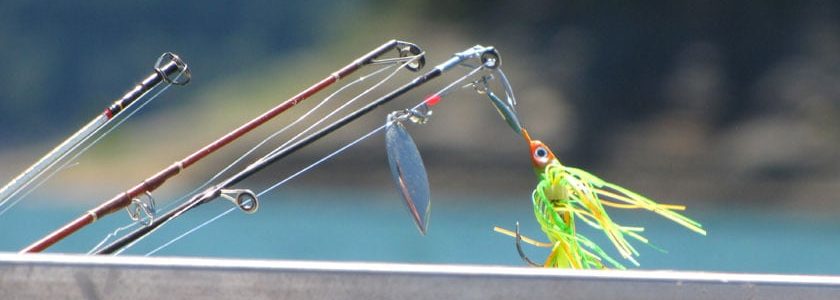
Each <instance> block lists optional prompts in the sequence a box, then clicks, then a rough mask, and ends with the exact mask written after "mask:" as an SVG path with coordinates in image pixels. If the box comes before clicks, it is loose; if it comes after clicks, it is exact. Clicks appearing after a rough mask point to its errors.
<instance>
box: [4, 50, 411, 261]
mask: <svg viewBox="0 0 840 300" xmlns="http://www.w3.org/2000/svg"><path fill="white" fill-rule="evenodd" d="M392 50H396V51H397V53H398V57H397V58H384V59H379V58H380V57H381V56H383V55H385V54H386V53H388V52H391V51H392ZM407 59H411V60H413V62H412V63H410V64H407V65H406V68H407V69H409V70H411V71H417V70H419V69H420V68H422V67H423V65H424V64H425V57H424V55H423V51H422V49H420V47H418V46H417V45H415V44H413V43H409V42H404V41H398V40H391V41H388V42H386V43H384V44H382V45H381V46H379V47H377V48H375V49H374V50H372V51H370V52H368V53H367V54H365V55H363V56H361V57H359V58H357V59H356V60H354V61H353V62H351V63H350V64H348V65H346V66H344V67H342V68H341V69H339V70H338V71H335V72H333V73H331V74H330V75H329V76H327V77H326V78H324V79H322V80H321V81H319V82H317V83H315V84H314V85H312V86H310V87H309V88H307V89H305V90H303V91H301V92H300V93H299V94H297V95H295V96H293V97H292V98H289V99H288V100H286V101H285V102H283V103H280V104H279V105H277V106H275V107H274V108H272V109H270V110H268V111H267V112H265V113H263V114H262V115H259V116H257V117H256V118H254V119H252V120H251V121H248V122H247V123H245V124H243V125H241V126H239V127H238V128H236V129H234V130H233V131H231V132H229V133H227V134H226V135H224V136H222V137H221V138H219V139H217V140H215V141H213V142H212V143H210V144H208V145H206V146H204V147H203V148H201V149H199V150H198V151H196V152H194V153H193V154H190V155H189V156H187V157H186V158H184V159H182V160H180V161H177V162H175V163H173V164H172V165H170V166H169V167H167V168H165V169H163V170H161V171H159V172H158V173H156V174H155V175H153V176H151V177H149V178H147V179H146V180H143V181H142V182H141V183H140V184H138V185H136V186H134V187H132V188H131V189H129V190H128V191H126V192H123V193H120V194H118V195H116V196H114V197H113V198H111V199H110V200H108V201H106V202H104V203H102V204H100V205H99V206H97V207H95V208H93V209H91V210H89V211H87V212H86V213H85V214H83V215H81V216H80V217H78V218H76V219H75V220H73V221H71V222H70V223H67V224H66V225H64V226H63V227H61V228H59V229H57V230H56V231H54V232H52V233H50V234H48V235H47V236H45V237H43V238H41V239H40V240H38V241H37V242H35V243H33V244H31V245H29V246H28V247H26V248H24V249H23V250H21V253H32V252H41V251H43V250H44V249H46V248H48V247H50V246H52V245H53V244H55V243H57V242H58V241H60V240H62V239H63V238H65V237H67V236H68V235H70V234H73V233H74V232H76V231H78V230H79V229H81V228H83V227H84V226H87V225H89V224H91V223H93V222H96V220H98V219H100V218H102V217H104V216H106V215H108V214H111V213H113V212H116V211H118V210H120V209H122V208H127V207H128V206H130V205H132V203H135V204H136V205H137V208H136V209H135V211H138V210H142V211H143V212H144V213H146V214H147V216H148V217H150V221H151V219H153V218H152V217H153V216H152V215H153V212H154V204H153V203H154V202H153V200H150V203H148V204H146V203H144V202H142V201H141V200H139V199H137V197H138V196H141V195H143V194H146V195H150V193H151V192H152V191H154V190H155V189H157V188H158V187H160V186H161V185H163V183H164V182H165V181H166V180H168V179H170V178H172V177H174V176H175V175H177V174H179V173H180V172H181V171H183V170H184V169H186V168H188V167H189V166H191V165H192V164H194V163H196V162H198V161H199V160H201V159H203V158H204V157H206V156H207V155H209V154H211V153H213V152H215V151H216V150H218V149H220V148H222V147H224V146H225V145H227V144H229V143H230V142H233V141H234V140H236V139H238V138H239V137H241V136H243V135H245V134H246V133H248V132H250V131H251V130H253V129H255V128H257V127H259V126H260V125H262V124H264V123H266V122H268V121H269V120H271V119H272V118H274V117H276V116H277V115H279V114H281V113H283V112H284V111H286V110H287V109H289V108H291V107H292V106H294V105H296V104H298V103H300V102H301V101H303V100H305V99H307V98H309V97H310V96H312V95H314V94H315V93H317V92H319V91H321V90H323V89H325V88H327V87H328V86H330V85H332V84H333V83H335V82H337V81H339V80H340V79H343V78H345V77H347V76H349V75H350V74H352V73H354V72H355V71H357V70H359V69H360V68H361V67H363V66H366V65H374V64H384V63H393V62H400V61H405V60H407ZM129 214H130V215H132V213H131V210H130V211H129ZM132 218H134V215H132Z"/></svg>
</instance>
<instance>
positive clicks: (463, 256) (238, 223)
mask: <svg viewBox="0 0 840 300" xmlns="http://www.w3.org/2000/svg"><path fill="white" fill-rule="evenodd" d="M394 197H395V195H394V194H392V193H384V192H383V193H377V192H360V191H357V190H355V191H320V192H306V193H304V192H299V191H298V192H278V193H273V194H272V195H271V197H266V198H264V199H262V203H261V207H260V210H259V211H258V212H257V213H256V214H253V215H245V214H243V213H240V212H238V211H237V212H233V213H231V214H229V215H227V216H225V217H223V218H221V219H219V220H218V221H216V222H214V223H212V224H210V225H208V226H206V227H204V228H202V229H201V230H199V231H196V232H195V233H193V234H191V235H189V236H188V237H186V238H184V239H182V240H180V241H178V242H176V243H174V244H173V245H171V246H169V247H167V248H165V249H163V250H161V251H160V252H158V253H156V254H155V255H158V256H204V257H233V258H268V259H292V260H335V261H375V262H408V263H454V264H489V265H522V262H521V261H520V260H519V257H518V255H517V254H516V250H515V248H514V244H513V239H511V238H509V237H507V236H503V235H501V234H497V233H494V232H493V231H492V227H493V226H494V225H500V226H503V227H507V228H509V229H512V228H513V224H514V222H515V221H517V220H519V221H520V222H521V223H522V226H523V227H522V231H523V233H524V234H525V235H528V236H531V237H535V238H540V239H542V235H541V234H540V231H539V228H538V226H537V225H536V222H535V221H534V220H533V217H532V216H531V211H530V204H529V203H527V202H525V203H523V202H521V201H520V202H515V201H503V200H502V199H473V198H469V197H465V196H464V195H435V198H434V199H433V202H432V216H431V223H430V226H429V232H428V234H427V235H426V236H421V235H420V234H419V233H418V231H417V229H416V228H415V227H414V224H413V223H412V221H411V219H410V217H409V216H408V214H407V212H406V211H405V208H403V207H402V204H401V202H400V200H399V199H396V198H394ZM526 201H527V200H526ZM229 207H230V203H229V202H226V201H216V202H214V203H210V204H208V205H204V206H202V207H200V208H198V209H196V210H194V211H192V212H190V213H189V214H187V215H186V216H185V217H183V218H181V219H178V220H177V221H174V222H171V223H170V224H169V225H167V226H166V227H164V228H163V229H161V230H159V231H157V232H155V233H154V234H153V235H152V236H150V237H149V238H147V239H145V240H143V241H141V242H140V243H138V244H137V245H136V246H134V247H133V248H131V249H129V250H128V251H126V254H136V255H143V254H145V253H147V252H149V251H151V250H152V249H154V248H157V247H158V246H159V245H161V244H163V243H164V242H166V241H168V240H170V239H172V238H173V237H175V236H177V235H179V234H180V233H182V232H184V231H186V230H188V229H190V228H193V227H194V226H196V225H197V224H200V223H201V222H203V221H205V220H207V219H209V218H212V217H213V216H215V215H217V214H219V213H221V212H223V211H225V210H227V209H228V208H229ZM85 209H86V208H83V207H81V206H79V207H62V208H46V207H43V206H38V205H31V204H30V205H29V206H27V205H21V206H20V207H16V208H15V209H13V210H12V211H10V212H9V213H7V214H6V215H4V216H2V218H0V226H2V228H4V229H3V230H2V233H0V234H2V235H1V236H0V251H17V250H19V249H20V248H22V247H24V246H26V245H27V244H29V243H31V242H32V241H34V240H36V239H37V238H39V237H40V236H42V235H43V234H45V233H47V232H48V231H50V230H52V229H55V228H57V227H58V226H60V225H61V224H62V223H64V222H67V221H69V220H70V219H72V218H74V217H76V216H77V215H79V214H80V213H81V212H83V211H84V210H85ZM689 213H690V215H691V216H692V217H693V218H695V219H697V220H699V221H701V222H702V223H703V224H704V226H705V227H706V228H707V230H708V231H709V235H708V236H707V237H702V236H699V235H696V234H694V233H692V232H690V231H688V230H685V229H683V228H681V227H679V226H677V225H674V224H670V223H669V222H668V221H665V220H663V219H661V218H659V217H657V216H655V215H653V214H650V213H646V212H636V213H632V214H628V213H625V214H619V215H616V216H615V218H616V219H617V220H620V221H623V222H625V223H627V224H634V225H636V224H637V225H643V226H645V227H646V228H647V232H646V236H647V237H648V238H649V239H650V240H651V241H653V243H655V244H656V245H657V246H659V247H660V248H663V249H666V250H668V253H661V252H659V251H657V250H655V249H653V248H650V247H646V246H641V245H640V246H639V247H638V248H639V249H640V251H641V253H642V255H641V257H640V258H639V262H640V263H641V264H642V266H641V268H643V269H678V270H707V271H733V272H762V273H800V274H801V273H810V274H840V262H838V261H837V260H836V259H834V254H835V253H838V250H840V242H838V239H837V233H838V229H840V221H837V220H834V219H831V218H818V217H813V216H804V215H803V216H797V215H790V214H779V213H757V212H747V211H741V210H709V209H706V210H704V209H703V208H691V209H690V210H689ZM127 220H128V218H127V216H126V215H125V214H124V213H122V212H121V213H119V214H117V215H115V216H110V217H107V218H104V219H103V220H100V221H99V222H97V223H96V224H94V226H91V227H90V228H87V229H85V230H83V231H81V232H79V233H78V234H77V235H74V236H72V237H71V238H68V239H66V240H65V241H62V242H61V243H59V244H57V245H56V246H55V247H54V248H52V249H50V251H51V252H86V251H87V250H88V249H90V248H91V247H93V246H94V245H95V244H96V243H97V242H98V241H99V240H101V239H102V237H103V236H104V235H105V234H107V232H109V231H110V230H113V228H115V227H116V226H118V225H121V224H124V223H126V222H127ZM588 236H590V237H593V238H595V239H596V241H600V242H601V244H602V246H608V243H606V241H605V240H604V239H602V238H601V236H600V234H598V233H597V232H589V233H588ZM605 248H607V247H605ZM526 252H528V253H529V255H531V256H532V257H533V258H534V259H535V260H539V259H542V258H543V257H545V254H546V253H547V251H546V250H545V249H541V248H534V247H530V246H526ZM628 265H629V264H628Z"/></svg>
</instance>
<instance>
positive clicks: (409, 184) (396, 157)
mask: <svg viewBox="0 0 840 300" xmlns="http://www.w3.org/2000/svg"><path fill="white" fill-rule="evenodd" d="M388 124H389V125H388V126H387V128H386V129H385V149H386V151H387V152H388V164H390V166H391V175H392V176H393V178H394V183H396V184H397V189H398V190H399V191H400V195H402V197H403V200H405V204H406V207H407V208H408V212H409V214H411V217H412V218H413V219H414V222H415V224H417V229H419V230H420V233H421V234H423V235H425V234H426V228H427V227H428V226H429V213H430V211H431V205H430V204H431V203H430V198H429V178H428V177H427V175H426V168H425V167H424V166H423V159H422V158H421V157H420V152H419V151H418V150H417V146H416V145H415V144H414V140H413V139H412V138H411V135H409V134H408V132H407V131H406V129H405V127H404V126H403V125H402V123H401V122H400V121H399V120H396V121H393V122H388Z"/></svg>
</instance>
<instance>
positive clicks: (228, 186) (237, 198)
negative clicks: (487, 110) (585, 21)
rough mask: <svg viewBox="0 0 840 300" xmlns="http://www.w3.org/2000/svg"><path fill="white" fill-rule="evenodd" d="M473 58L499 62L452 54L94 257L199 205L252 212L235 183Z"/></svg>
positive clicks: (487, 52) (482, 53)
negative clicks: (218, 202) (229, 204)
mask: <svg viewBox="0 0 840 300" xmlns="http://www.w3.org/2000/svg"><path fill="white" fill-rule="evenodd" d="M473 58H478V59H480V60H481V63H482V64H483V65H484V66H486V67H489V68H493V67H495V66H496V64H497V63H498V62H499V59H498V58H499V55H498V52H496V50H495V49H494V48H493V47H484V46H475V47H472V48H470V49H467V50H465V51H463V52H459V53H456V54H455V55H454V56H453V57H452V58H450V59H449V60H447V61H445V62H443V63H442V64H440V65H437V66H436V67H435V68H434V69H432V70H431V71H429V72H427V73H425V74H423V75H421V76H419V77H417V78H415V79H414V80H412V81H411V82H409V83H407V84H405V85H403V86H401V87H399V88H397V89H396V90H394V91H392V92H390V93H388V94H386V95H384V96H382V97H380V98H379V99H376V100H374V101H373V102H371V103H369V104H368V105H366V106H364V107H362V108H360V109H358V110H356V111H354V112H352V113H350V114H348V115H346V116H345V117H343V118H341V119H339V120H338V121H335V122H334V123H332V124H330V125H328V126H326V127H324V128H323V129H321V130H319V131H317V132H315V133H312V134H311V135H309V136H307V137H306V138H304V139H302V140H300V141H298V142H296V143H294V144H292V145H290V146H288V147H287V148H283V149H282V150H280V151H277V152H274V153H271V154H269V155H268V156H266V157H263V158H260V159H258V160H257V161H255V162H254V163H252V164H250V165H248V166H247V167H245V168H244V169H243V170H242V171H240V172H239V173H237V174H234V175H233V176H231V177H229V178H228V179H226V180H224V181H223V182H221V183H219V184H217V185H215V186H212V187H210V188H208V189H206V190H205V191H204V192H202V193H199V194H196V195H195V196H193V197H192V198H190V200H188V201H186V202H184V203H183V204H181V205H179V206H178V207H176V208H174V209H172V210H170V211H169V212H167V213H166V214H163V215H161V216H159V217H157V218H155V219H154V221H152V222H150V223H149V224H148V225H146V226H144V227H140V228H138V229H136V230H134V231H132V232H130V233H128V234H126V235H124V236H122V237H121V238H119V239H117V240H116V241H114V242H112V243H111V244H109V245H107V246H105V247H103V248H102V249H100V250H98V251H96V252H95V253H96V254H112V253H114V252H116V251H118V250H120V249H122V248H124V247H127V246H129V245H131V244H133V243H134V242H136V241H138V240H139V239H141V238H143V237H145V236H146V235H148V234H150V233H151V232H153V231H154V230H156V229H157V228H159V227H160V226H161V225H163V224H165V223H166V222H168V221H170V220H171V219H174V218H176V217H178V216H180V215H182V214H184V213H186V212H187V211H189V210H191V209H193V208H195V207H198V206H199V205H201V204H204V203H208V202H210V201H212V200H213V199H216V198H219V197H224V198H227V199H229V200H232V201H233V202H234V204H235V205H237V206H238V207H239V208H240V209H241V210H243V211H245V212H248V213H251V212H254V211H256V209H257V207H258V202H257V201H258V200H257V196H256V195H255V194H254V193H253V192H251V191H250V190H244V189H233V186H234V185H236V184H237V183H239V182H241V181H242V180H245V179H246V178H248V177H250V176H251V175H253V174H255V173H257V172H259V171H260V170H262V169H264V168H266V167H268V166H269V165H271V164H273V163H275V162H277V161H279V160H281V159H283V158H285V157H286V156H288V155H290V154H292V153H294V152H296V151H298V150H300V149H302V148H303V147H306V146H307V145H309V144H311V143H313V142H315V141H317V140H319V139H321V138H323V137H325V136H327V135H328V134H330V133H332V132H333V131H336V130H338V129H339V128H341V127H343V126H344V125H347V124H349V123H350V122H353V121H354V120H356V119H358V118H359V117H361V116H363V115H365V114H367V113H369V112H371V111H373V110H374V109H376V108H377V107H379V106H381V105H383V104H385V103H388V102H389V101H391V100H393V99H396V98H397V97H399V96H401V95H403V94H405V93H406V92H408V91H410V90H412V89H414V88H417V87H419V86H421V85H423V84H424V83H426V82H428V81H430V80H432V79H434V78H437V77H439V76H440V75H441V74H443V73H444V72H446V71H448V70H450V69H452V68H453V67H455V66H457V65H460V64H462V63H464V62H465V61H467V60H469V59H473Z"/></svg>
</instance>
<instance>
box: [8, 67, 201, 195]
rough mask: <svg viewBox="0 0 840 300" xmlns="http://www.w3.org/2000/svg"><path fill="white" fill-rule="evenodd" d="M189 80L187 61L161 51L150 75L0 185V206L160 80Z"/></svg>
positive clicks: (177, 83) (176, 83) (182, 82)
mask: <svg viewBox="0 0 840 300" xmlns="http://www.w3.org/2000/svg"><path fill="white" fill-rule="evenodd" d="M189 80H190V69H189V67H188V66H187V64H186V63H184V61H183V60H181V58H180V57H178V55H175V54H174V53H171V52H166V53H163V54H162V55H161V56H160V57H159V58H158V60H157V62H156V63H155V65H154V72H152V73H151V74H149V76H147V77H146V78H145V79H143V80H142V81H141V82H140V83H137V84H136V85H135V86H134V87H133V88H132V89H131V90H129V91H128V92H126V93H125V95H123V96H122V97H121V98H120V99H118V100H116V101H114V102H113V103H112V104H111V105H110V106H108V107H106V108H105V110H104V111H103V112H102V113H101V114H99V115H98V116H97V117H96V118H94V119H93V120H91V121H90V122H88V123H87V124H86V125H84V126H82V128H80V129H79V130H78V131H76V133H74V134H72V135H70V137H68V138H67V139H65V140H64V141H63V142H61V143H60V144H58V146H56V147H55V148H53V149H52V150H50V152H47V154H46V155H44V156H43V157H41V159H39V160H38V161H36V162H35V163H34V164H32V165H30V166H29V167H28V168H27V169H26V170H24V171H23V172H22V173H20V174H19V175H17V176H16V177H15V178H14V179H12V180H11V181H9V182H8V183H7V184H6V185H5V186H3V188H0V207H3V205H4V204H6V203H7V202H8V201H9V200H11V199H12V198H13V197H15V196H16V195H18V194H19V193H20V192H22V191H23V190H24V189H26V188H27V187H28V186H30V185H31V184H32V183H33V182H35V181H36V180H38V178H39V177H41V176H42V175H43V174H45V173H46V172H47V171H48V170H49V169H51V168H52V167H54V166H55V165H56V163H58V162H59V161H60V160H61V159H63V158H65V157H66V156H67V155H69V154H70V153H72V152H73V151H74V150H75V149H77V148H78V147H79V146H81V145H82V144H83V143H84V142H85V141H87V140H88V139H89V138H91V137H92V136H93V135H95V134H96V133H97V132H99V131H100V130H101V129H102V128H104V127H105V126H106V125H108V124H109V123H110V122H111V121H112V120H114V119H115V117H117V116H118V115H120V113H121V112H123V111H124V110H126V109H127V108H129V107H130V106H131V105H132V104H134V103H135V102H136V101H137V100H138V99H140V98H143V96H145V95H146V94H147V93H148V92H149V91H151V90H152V89H154V88H155V87H157V86H158V85H159V84H160V83H161V82H166V83H169V84H173V85H186V84H187V83H188V82H189ZM12 205H14V203H13V204H11V205H9V207H11V206H12ZM9 207H7V208H6V209H8V208H9ZM3 211H5V210H3Z"/></svg>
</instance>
